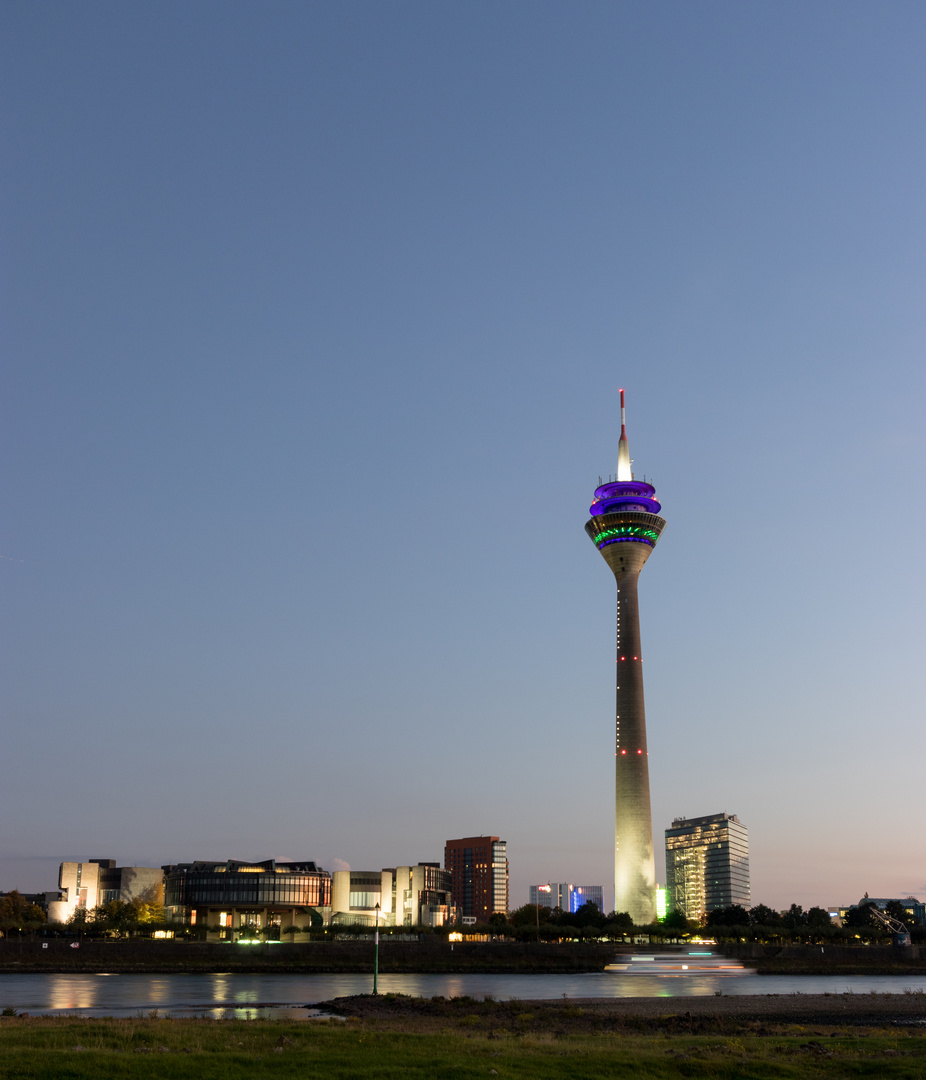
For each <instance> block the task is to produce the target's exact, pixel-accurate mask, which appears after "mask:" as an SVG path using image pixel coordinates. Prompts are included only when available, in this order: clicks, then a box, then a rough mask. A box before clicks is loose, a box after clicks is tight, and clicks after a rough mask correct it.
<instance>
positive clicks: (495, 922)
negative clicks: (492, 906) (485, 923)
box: [489, 911, 508, 931]
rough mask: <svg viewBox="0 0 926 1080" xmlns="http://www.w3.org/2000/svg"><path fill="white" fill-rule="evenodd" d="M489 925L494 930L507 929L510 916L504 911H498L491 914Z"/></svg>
mask: <svg viewBox="0 0 926 1080" xmlns="http://www.w3.org/2000/svg"><path fill="white" fill-rule="evenodd" d="M489 926H491V927H492V929H493V930H496V931H499V930H507V929H508V916H507V915H506V914H505V913H504V912H503V911H496V912H494V913H493V914H492V915H490V916H489Z"/></svg>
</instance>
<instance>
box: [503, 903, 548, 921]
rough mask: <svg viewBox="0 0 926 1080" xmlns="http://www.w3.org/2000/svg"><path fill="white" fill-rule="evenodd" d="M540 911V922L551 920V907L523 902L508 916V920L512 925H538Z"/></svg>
mask: <svg viewBox="0 0 926 1080" xmlns="http://www.w3.org/2000/svg"><path fill="white" fill-rule="evenodd" d="M538 913H539V919H540V922H542V923H545V922H549V921H550V909H549V908H547V907H543V906H542V905H540V906H538V905H537V904H523V905H522V906H521V907H519V908H515V909H514V911H512V912H511V914H510V915H509V916H508V921H509V922H510V923H511V925H512V926H536V925H537V919H538Z"/></svg>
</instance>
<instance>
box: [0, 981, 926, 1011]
mask: <svg viewBox="0 0 926 1080" xmlns="http://www.w3.org/2000/svg"><path fill="white" fill-rule="evenodd" d="M378 988H379V991H380V993H382V994H388V993H401V994H411V995H414V996H416V997H436V996H438V995H440V996H443V997H448V998H449V997H462V996H463V995H469V996H470V997H474V998H483V997H487V996H491V997H495V998H499V999H506V998H520V999H522V1000H530V999H531V998H538V999H555V998H566V999H576V998H609V997H666V998H670V997H703V996H710V995H713V994H718V993H721V994H723V995H725V996H726V995H741V994H763V995H764V994H824V993H826V994H845V993H855V994H868V993H872V992H876V993H879V994H901V993H904V991H907V992H911V991H919V992H920V993H926V976H903V975H871V976H866V975H853V976H836V975H803V976H800V975H755V974H752V973H748V972H747V973H744V974H741V975H732V976H729V975H727V976H725V975H718V974H713V973H709V974H696V975H655V974H629V973H626V974H625V973H605V972H595V973H590V974H585V975H380V976H379V985H378ZM371 990H372V978H371V976H369V975H244V974H229V973H219V974H200V973H196V974H189V975H177V974H174V975H110V976H107V977H104V976H101V975H71V974H68V975H51V974H44V973H43V974H20V975H0V1008H2V1007H5V1006H9V1007H12V1008H15V1009H16V1010H17V1011H19V1012H30V1013H75V1014H79V1015H85V1016H131V1015H135V1014H136V1013H145V1012H150V1011H152V1010H154V1009H158V1010H159V1011H160V1012H161V1013H162V1014H164V1013H170V1014H172V1015H192V1016H211V1017H215V1018H221V1017H225V1016H238V1017H247V1016H250V1017H252V1018H257V1017H265V1016H277V1017H281V1018H282V1017H287V1018H289V1017H297V1016H298V1017H304V1016H306V1015H307V1013H306V1010H305V1009H304V1008H301V1006H304V1005H306V1004H309V1003H313V1002H317V1001H326V1000H329V999H331V998H335V997H345V996H347V995H350V994H368V993H370V991H371Z"/></svg>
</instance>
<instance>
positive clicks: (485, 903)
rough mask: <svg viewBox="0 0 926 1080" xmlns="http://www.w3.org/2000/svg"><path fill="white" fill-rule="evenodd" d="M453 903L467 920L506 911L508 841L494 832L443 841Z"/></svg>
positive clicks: (483, 918)
mask: <svg viewBox="0 0 926 1080" xmlns="http://www.w3.org/2000/svg"><path fill="white" fill-rule="evenodd" d="M444 869H445V870H449V871H450V874H451V891H452V896H453V906H454V907H455V908H456V909H457V913H458V915H459V917H460V918H461V919H463V920H464V921H467V922H472V921H476V922H488V921H489V919H490V918H491V917H492V916H493V915H495V914H499V913H500V914H502V915H507V914H508V845H507V843H506V842H505V841H504V840H499V838H498V837H497V836H465V837H463V838H462V839H460V840H448V841H447V842H446V844H445V845H444Z"/></svg>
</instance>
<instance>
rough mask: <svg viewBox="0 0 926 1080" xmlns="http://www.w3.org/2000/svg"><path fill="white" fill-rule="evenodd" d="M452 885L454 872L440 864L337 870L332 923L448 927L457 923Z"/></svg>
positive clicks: (334, 881)
mask: <svg viewBox="0 0 926 1080" xmlns="http://www.w3.org/2000/svg"><path fill="white" fill-rule="evenodd" d="M450 882H451V874H450V871H449V870H442V869H441V865H440V863H436V862H434V863H416V864H415V865H414V866H396V867H386V869H384V870H335V872H334V874H333V875H332V879H331V922H332V923H342V924H343V923H352V924H355V925H356V924H360V925H364V926H374V925H376V923H377V920H378V921H379V925H380V926H445V925H447V924H449V923H451V922H453V921H454V908H453V901H452V893H451V887H450ZM377 905H379V910H378V911H377Z"/></svg>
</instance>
